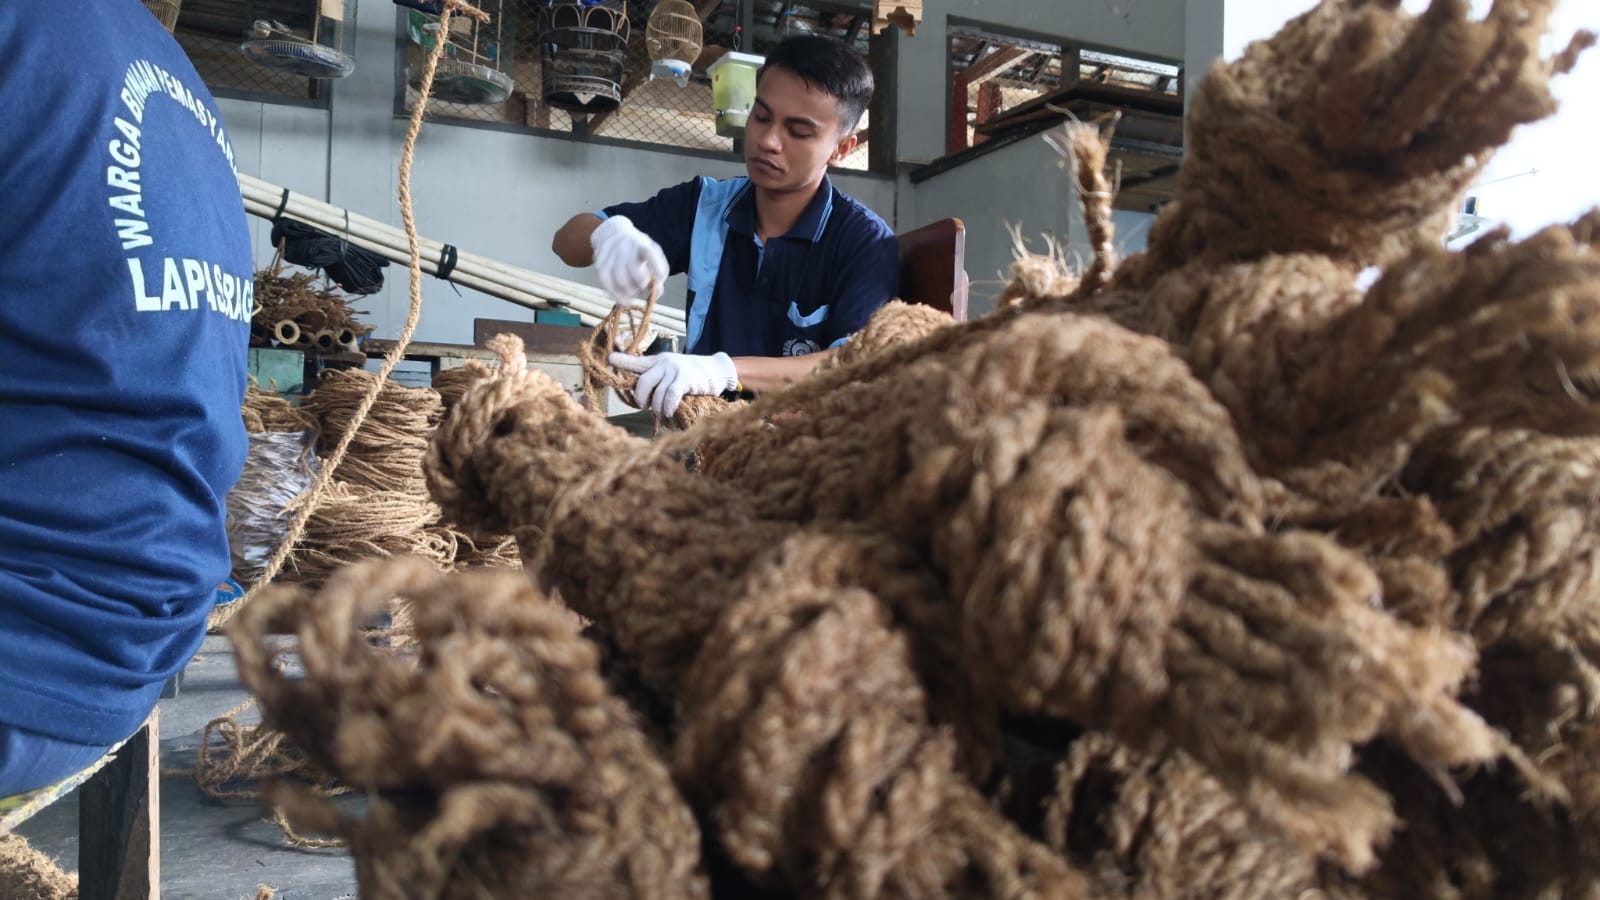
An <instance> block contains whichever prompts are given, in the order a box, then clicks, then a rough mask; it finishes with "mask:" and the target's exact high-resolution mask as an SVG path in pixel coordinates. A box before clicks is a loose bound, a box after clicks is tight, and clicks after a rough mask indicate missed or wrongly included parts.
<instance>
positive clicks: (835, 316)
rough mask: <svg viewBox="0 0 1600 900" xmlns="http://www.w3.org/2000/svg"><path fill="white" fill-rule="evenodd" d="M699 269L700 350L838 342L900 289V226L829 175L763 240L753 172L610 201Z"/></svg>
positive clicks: (692, 313)
mask: <svg viewBox="0 0 1600 900" xmlns="http://www.w3.org/2000/svg"><path fill="white" fill-rule="evenodd" d="M601 215H602V216H619V215H620V216H627V217H628V219H629V220H631V221H632V222H633V224H634V226H635V227H637V228H638V229H639V230H640V231H643V232H644V233H645V234H648V235H649V236H650V237H651V238H652V239H654V240H655V242H656V243H658V244H660V245H661V249H662V251H663V252H664V253H665V254H666V257H667V264H668V265H669V266H670V267H671V269H672V273H673V274H677V273H679V272H687V273H688V274H689V298H688V310H687V312H688V316H687V318H688V338H687V340H686V341H685V342H684V346H685V347H688V348H689V352H691V353H715V352H717V351H719V350H720V351H722V352H724V353H727V354H728V355H730V356H799V355H801V354H804V353H811V352H814V351H817V350H821V349H823V348H826V347H837V346H838V345H840V344H842V343H844V342H845V341H846V340H847V339H848V338H849V337H850V335H852V334H854V333H856V332H857V331H859V330H861V327H862V326H864V325H866V324H867V320H868V319H870V318H872V314H873V313H875V312H877V311H878V308H879V307H881V306H883V305H884V304H885V303H887V302H889V300H890V299H891V298H893V297H894V296H895V294H897V293H898V292H899V289H900V261H899V253H898V251H897V246H896V244H895V238H894V232H893V231H892V230H890V228H889V226H888V225H887V224H885V223H884V221H883V219H881V218H879V216H878V214H877V213H874V212H873V211H872V210H870V209H867V208H866V207H865V206H862V205H861V204H860V203H858V202H856V201H855V200H854V199H852V198H850V197H848V196H846V195H845V194H843V193H842V192H840V191H839V190H838V189H837V188H835V187H834V186H833V183H832V182H831V181H830V180H829V179H828V177H827V176H823V178H822V184H821V186H820V187H819V188H818V189H817V193H816V195H815V196H814V197H812V198H811V202H810V203H809V204H808V205H807V206H806V209H805V212H804V213H802V214H801V215H800V218H799V219H797V220H796V221H795V223H794V227H793V228H790V229H789V231H788V233H787V234H785V235H783V236H782V237H780V238H774V239H772V240H771V241H768V242H767V244H766V245H765V246H763V244H762V242H761V239H760V237H759V235H758V234H757V231H756V192H755V189H754V188H753V187H752V186H751V184H750V179H749V178H745V177H739V178H730V179H728V180H726V181H714V180H712V179H710V178H704V177H702V178H696V179H694V180H692V181H686V182H684V183H682V184H678V185H673V186H672V187H669V188H667V189H665V190H663V191H661V192H660V193H659V194H656V195H655V196H654V197H652V198H650V199H649V200H646V201H644V202H642V203H619V204H617V205H616V206H608V207H606V208H605V210H604V211H603V212H602V213H601Z"/></svg>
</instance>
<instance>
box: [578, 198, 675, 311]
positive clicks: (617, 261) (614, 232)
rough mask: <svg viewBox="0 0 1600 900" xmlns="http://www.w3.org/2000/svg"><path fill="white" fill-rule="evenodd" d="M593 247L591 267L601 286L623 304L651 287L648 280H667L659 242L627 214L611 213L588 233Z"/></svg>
mask: <svg viewBox="0 0 1600 900" xmlns="http://www.w3.org/2000/svg"><path fill="white" fill-rule="evenodd" d="M589 246H591V247H593V248H594V268H595V271H596V272H597V273H598V274H599V275H600V286H601V287H603V288H605V290H606V293H608V294H610V295H611V298H612V299H613V300H616V301H617V302H618V303H619V304H622V305H630V306H631V305H637V304H635V303H634V302H632V301H637V300H638V299H639V298H640V297H642V296H644V294H645V293H646V292H647V291H649V290H650V282H651V280H652V279H654V280H655V281H656V282H658V283H664V282H665V281H666V280H667V275H668V274H669V269H668V268H667V255H666V254H665V253H662V252H661V245H660V244H657V243H656V242H655V241H653V240H651V239H650V236H649V235H647V234H645V233H644V232H642V231H640V230H639V229H637V228H635V227H633V223H632V222H630V221H628V217H627V216H612V217H611V218H609V219H606V220H605V221H604V222H601V223H600V227H598V228H596V229H595V230H594V233H593V234H591V235H589Z"/></svg>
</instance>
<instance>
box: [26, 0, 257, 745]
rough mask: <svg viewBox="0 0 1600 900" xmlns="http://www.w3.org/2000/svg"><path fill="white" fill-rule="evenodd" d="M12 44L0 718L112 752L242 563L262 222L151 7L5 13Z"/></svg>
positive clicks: (194, 78) (120, 1) (72, 6)
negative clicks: (234, 540)
mask: <svg viewBox="0 0 1600 900" xmlns="http://www.w3.org/2000/svg"><path fill="white" fill-rule="evenodd" d="M0 42H3V43H4V45H5V47H6V51H5V53H3V54H0V110H4V113H3V115H4V118H3V120H0V722H4V723H7V724H9V725H12V726H16V727H21V728H25V729H28V730H31V731H36V732H40V733H43V734H46V735H49V736H52V737H56V738H59V739H62V740H68V741H79V742H82V743H110V742H112V741H116V740H120V739H122V738H124V737H126V736H127V735H128V734H130V733H132V732H133V730H134V729H135V728H137V727H138V725H139V723H140V721H142V719H143V718H144V716H145V715H147V714H148V712H149V710H150V708H151V707H152V706H153V705H154V704H155V701H156V698H157V696H158V695H159V693H160V690H161V685H162V683H163V682H164V681H165V680H166V678H167V677H168V676H169V675H171V674H172V673H173V672H175V671H177V670H178V669H179V668H180V667H181V666H182V665H183V664H184V663H186V662H187V661H188V660H189V659H190V658H191V657H192V656H193V655H194V651H195V650H196V648H197V647H198V646H199V644H200V640H201V638H202V637H203V636H204V633H205V620H206V615H207V613H208V612H209V611H210V607H211V603H212V598H213V596H214V591H215V588H216V585H217V583H218V582H219V581H221V580H222V579H223V578H225V577H227V575H228V569H229V559H228V542H227V534H226V532H225V530H224V513H223V500H224V497H225V496H226V494H227V492H228V490H229V489H230V488H231V487H232V486H233V483H234V482H235V481H236V480H237V479H238V476H239V470H240V467H241V466H242V465H243V463H244V455H245V450H246V447H247V442H246V436H245V433H244V428H243V426H242V424H241V421H240V417H239V405H240V403H241V401H242V398H243V396H244V388H245V372H246V360H245V354H246V344H247V343H248V340H249V318H250V310H251V306H252V301H253V297H254V282H253V272H252V265H251V254H250V243H249V233H248V229H247V226H246V222H245V212H244V204H243V201H242V200H241V199H240V196H239V189H238V186H237V182H236V181H235V175H234V169H233V150H232V147H231V146H230V144H229V142H228V138H227V135H226V133H225V132H224V131H223V128H222V123H221V121H220V119H219V117H218V115H217V109H216V105H215V103H214V102H213V101H212V98H211V95H210V93H209V92H208V91H207V90H206V88H205V85H204V84H203V83H202V82H201V80H200V77H199V76H198V75H196V74H195V70H194V67H193V66H191V65H190V64H189V60H188V58H187V57H186V56H185V55H184V53H183V50H182V49H181V48H180V47H179V46H178V44H177V43H176V42H175V41H174V40H173V39H172V37H171V35H169V34H167V33H166V31H165V30H163V29H162V27H161V24H160V22H158V21H157V20H156V18H155V16H153V15H151V13H150V11H149V10H147V9H145V7H144V6H143V5H141V4H140V3H139V0H59V2H55V3H50V4H44V5H41V4H37V3H0Z"/></svg>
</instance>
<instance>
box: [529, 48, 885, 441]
mask: <svg viewBox="0 0 1600 900" xmlns="http://www.w3.org/2000/svg"><path fill="white" fill-rule="evenodd" d="M872 89H873V82H872V72H871V70H870V69H868V68H867V64H866V62H865V61H864V60H862V58H861V56H860V54H858V53H856V52H855V51H854V50H852V49H850V48H849V47H847V46H845V45H844V44H842V43H840V42H838V41H835V40H832V39H830V38H825V37H819V36H812V35H805V36H796V37H791V38H788V39H786V40H784V41H783V42H782V43H780V44H778V46H777V47H776V48H774V49H773V51H772V54H771V55H770V56H768V57H767V60H766V64H765V65H764V66H762V68H761V71H760V73H759V74H758V75H757V87H756V100H755V106H754V108H753V109H752V110H751V112H750V118H749V122H748V124H747V125H746V127H745V139H744V157H745V170H746V172H747V173H748V174H747V175H746V176H744V177H740V178H731V179H728V180H725V181H715V180H712V179H710V178H704V177H702V178H697V179H694V180H692V181H687V182H684V183H683V184H679V185H675V186H673V187H669V188H667V189H665V190H663V191H661V192H660V193H658V194H656V195H655V196H654V197H652V198H651V199H649V200H646V201H644V202H642V203H622V204H618V205H615V206H610V207H607V208H606V209H605V210H604V211H602V212H600V213H598V214H593V213H581V214H579V215H577V216H574V217H573V218H572V219H571V220H569V221H568V222H567V223H566V224H565V225H563V226H562V227H561V230H560V231H558V232H557V233H556V236H555V242H554V249H555V252H556V254H557V255H558V256H560V257H561V259H562V261H564V262H566V263H567V264H568V265H572V266H588V265H594V266H595V267H596V269H597V270H598V274H599V278H600V283H601V285H602V286H603V287H605V289H606V290H607V291H608V292H610V294H611V295H612V297H613V298H615V299H616V300H617V302H619V303H624V304H632V303H637V301H638V298H639V297H641V296H643V295H644V294H645V293H646V292H648V291H649V289H650V285H651V283H652V282H655V283H660V282H662V281H665V280H666V278H667V276H668V275H669V274H676V273H678V272H687V273H688V276H689V290H688V304H687V306H688V309H687V313H688V316H687V319H688V336H687V340H686V342H685V347H686V348H687V349H688V352H687V353H662V354H659V355H654V356H634V355H630V354H626V353H614V354H612V355H611V364H612V365H613V366H616V367H617V368H619V369H622V370H624V371H629V372H635V373H638V375H639V383H638V387H637V388H636V389H635V393H636V395H637V396H638V397H639V399H640V401H641V402H643V403H646V404H648V405H649V406H650V407H651V408H652V409H654V410H655V412H656V414H657V415H660V416H662V417H670V416H671V415H672V414H673V413H674V412H676V410H677V407H678V403H679V401H681V400H682V399H683V397H685V396H687V395H690V394H712V395H716V394H722V393H725V392H728V391H740V390H749V391H756V392H760V391H764V390H773V389H776V388H779V387H782V386H783V385H785V384H788V383H789V382H791V381H794V380H795V379H798V378H800V377H802V376H804V375H806V374H807V373H809V372H810V371H811V370H813V369H815V368H816V367H817V365H818V364H819V363H821V362H822V360H823V359H825V358H826V357H827V356H828V355H829V354H830V353H831V352H832V351H833V350H834V348H836V347H838V346H839V345H840V344H842V343H844V342H845V341H846V340H848V339H849V337H850V335H851V334H853V333H855V332H856V331H858V330H859V329H860V328H861V327H862V326H863V325H865V324H866V323H867V320H868V319H869V318H871V316H872V314H873V313H874V312H876V311H877V310H878V308H879V307H881V306H882V305H883V304H884V303H887V302H888V301H889V300H890V299H891V298H893V297H894V296H895V294H896V293H897V291H898V289H899V261H898V253H897V250H896V244H895V238H894V232H893V231H892V230H891V229H890V228H889V226H888V225H887V224H886V223H885V222H884V221H883V219H881V218H880V217H878V215H877V214H875V213H873V212H872V211H871V210H869V209H867V208H866V207H865V206H862V205H861V204H860V203H859V202H857V201H856V200H854V199H852V198H850V197H848V196H846V195H845V194H844V193H842V192H841V191H839V190H838V189H837V188H835V187H834V186H833V184H832V183H831V182H830V180H829V179H828V175H827V169H828V166H830V165H833V164H836V163H838V162H839V161H841V160H843V159H844V158H845V157H846V156H848V155H849V154H850V152H851V151H852V150H854V149H855V147H856V137H855V127H856V123H857V122H858V121H860V118H861V114H862V112H863V111H865V110H866V107H867V103H868V101H869V100H871V98H872Z"/></svg>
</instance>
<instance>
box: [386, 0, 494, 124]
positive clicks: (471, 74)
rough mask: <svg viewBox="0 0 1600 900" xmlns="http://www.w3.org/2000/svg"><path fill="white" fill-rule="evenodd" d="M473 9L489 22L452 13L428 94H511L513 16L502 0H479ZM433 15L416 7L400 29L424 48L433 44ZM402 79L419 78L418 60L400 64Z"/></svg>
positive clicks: (489, 98) (490, 99)
mask: <svg viewBox="0 0 1600 900" xmlns="http://www.w3.org/2000/svg"><path fill="white" fill-rule="evenodd" d="M476 5H477V7H478V9H481V10H482V11H484V12H486V13H488V14H489V21H487V22H480V21H479V20H477V19H476V18H474V17H472V16H452V17H451V19H450V33H449V34H448V35H445V36H444V41H445V47H444V55H443V56H442V57H440V59H439V64H438V68H437V70H436V71H435V73H434V78H433V93H432V96H433V97H434V98H435V99H437V100H442V101H445V102H447V103H461V104H468V105H472V104H488V103H501V102H504V101H505V99H506V98H507V97H510V96H511V89H512V87H514V86H515V82H514V81H513V80H512V78H511V74H510V73H511V70H512V62H513V59H512V54H513V52H514V50H515V48H516V31H515V29H516V18H517V17H516V15H515V13H514V10H512V9H511V7H512V5H513V4H511V3H510V2H508V0H479V2H478V3H477V4H476ZM439 30H440V29H439V17H438V16H435V15H430V14H428V13H422V12H410V13H407V21H406V33H407V35H408V36H409V37H410V38H411V41H412V43H414V44H416V45H418V46H419V47H422V48H423V49H424V50H431V49H433V45H434V42H435V41H436V40H438V39H439V37H440V35H439ZM406 80H407V82H408V83H409V84H410V85H411V86H412V87H413V88H415V87H417V86H418V85H420V84H421V83H422V65H421V64H420V61H418V62H416V63H413V64H412V65H410V66H408V67H407V69H406Z"/></svg>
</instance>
